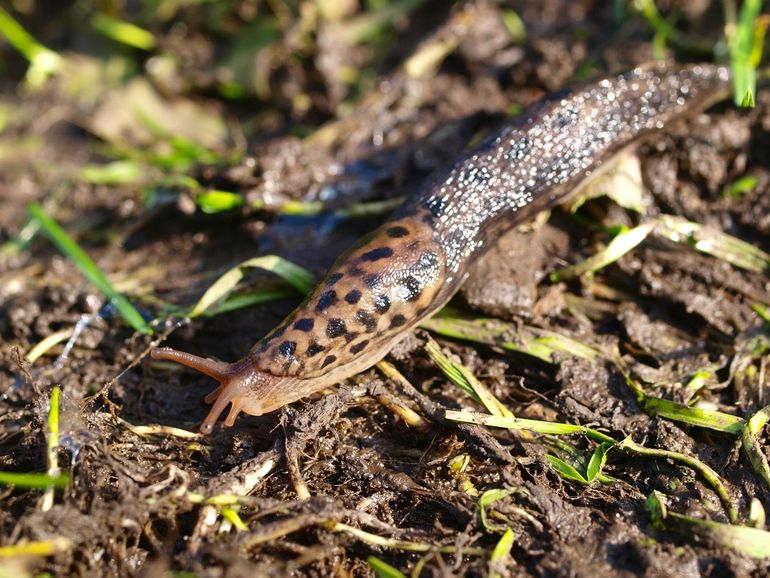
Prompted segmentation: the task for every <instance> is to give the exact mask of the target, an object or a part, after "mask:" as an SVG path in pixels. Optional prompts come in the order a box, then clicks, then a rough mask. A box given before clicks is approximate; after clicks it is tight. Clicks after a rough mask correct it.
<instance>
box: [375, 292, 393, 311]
mask: <svg viewBox="0 0 770 578" xmlns="http://www.w3.org/2000/svg"><path fill="white" fill-rule="evenodd" d="M374 308H375V309H376V310H377V313H385V312H386V311H387V310H388V309H390V298H389V297H388V296H387V295H377V297H375V298H374Z"/></svg>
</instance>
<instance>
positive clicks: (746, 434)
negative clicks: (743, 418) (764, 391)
mask: <svg viewBox="0 0 770 578" xmlns="http://www.w3.org/2000/svg"><path fill="white" fill-rule="evenodd" d="M768 420H770V406H765V407H763V408H762V409H760V410H759V411H758V412H757V413H755V414H754V415H753V416H751V418H749V421H747V422H746V425H745V427H744V428H743V435H742V436H741V437H742V440H743V445H742V446H741V447H742V448H743V451H744V452H745V453H746V456H747V457H748V458H749V462H750V463H751V467H752V468H754V471H755V472H756V473H757V475H758V476H760V477H761V478H762V479H763V480H765V483H766V484H767V485H768V487H770V464H768V462H767V457H766V456H765V452H764V448H763V447H762V443H761V442H760V441H759V433H760V432H761V431H762V428H763V427H764V426H765V424H766V423H767V422H768Z"/></svg>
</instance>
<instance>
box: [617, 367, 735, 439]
mask: <svg viewBox="0 0 770 578" xmlns="http://www.w3.org/2000/svg"><path fill="white" fill-rule="evenodd" d="M618 368H619V369H620V371H621V373H622V374H623V377H624V379H625V381H626V385H627V386H628V388H629V389H630V390H631V393H633V395H634V396H635V397H636V401H637V403H638V404H639V405H640V406H641V408H642V409H643V410H644V411H645V413H647V414H648V415H651V416H660V417H663V418H666V419H670V420H672V421H678V422H682V423H687V424H690V425H694V426H697V427H705V428H708V429H713V430H716V431H721V432H725V433H731V434H739V433H741V431H743V426H744V424H745V421H744V420H743V419H741V418H739V417H738V416H735V415H731V414H729V413H724V412H721V411H713V410H707V409H698V408H694V407H689V406H687V405H682V404H680V403H676V402H673V401H670V400H667V399H662V398H659V397H652V396H649V395H647V393H646V392H645V391H644V389H643V388H642V387H641V385H639V384H638V383H637V382H636V381H634V379H633V378H632V377H631V376H630V375H629V374H628V372H626V371H625V370H623V368H622V367H620V366H618Z"/></svg>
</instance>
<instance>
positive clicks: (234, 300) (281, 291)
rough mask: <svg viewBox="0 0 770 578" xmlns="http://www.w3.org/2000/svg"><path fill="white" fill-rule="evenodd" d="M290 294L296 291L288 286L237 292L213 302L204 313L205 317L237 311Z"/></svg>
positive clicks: (283, 297) (289, 295) (284, 297)
mask: <svg viewBox="0 0 770 578" xmlns="http://www.w3.org/2000/svg"><path fill="white" fill-rule="evenodd" d="M292 295H296V291H295V290H294V289H291V288H290V287H279V288H276V289H268V288H265V289H260V290H258V291H250V292H247V293H238V294H236V295H230V296H229V297H227V298H225V300H224V301H219V302H217V303H215V304H214V305H213V306H211V307H210V308H209V309H207V310H206V312H205V313H204V315H205V316H206V317H214V316H215V315H220V314H222V313H227V312H229V311H237V310H238V309H244V308H246V307H251V306H252V305H259V304H260V303H269V302H271V301H277V300H278V299H286V298H287V297H291V296H292Z"/></svg>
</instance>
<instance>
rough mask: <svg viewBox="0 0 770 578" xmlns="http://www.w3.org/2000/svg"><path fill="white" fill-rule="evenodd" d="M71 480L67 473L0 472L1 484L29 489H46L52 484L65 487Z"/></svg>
mask: <svg viewBox="0 0 770 578" xmlns="http://www.w3.org/2000/svg"><path fill="white" fill-rule="evenodd" d="M67 482H69V476H68V475H67V474H59V475H58V476H49V475H48V474H39V473H30V474H25V473H19V472H0V484H3V485H6V486H16V487H17V488H28V489H46V488H49V487H51V486H53V487H55V488H63V487H64V486H66V485H67Z"/></svg>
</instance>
